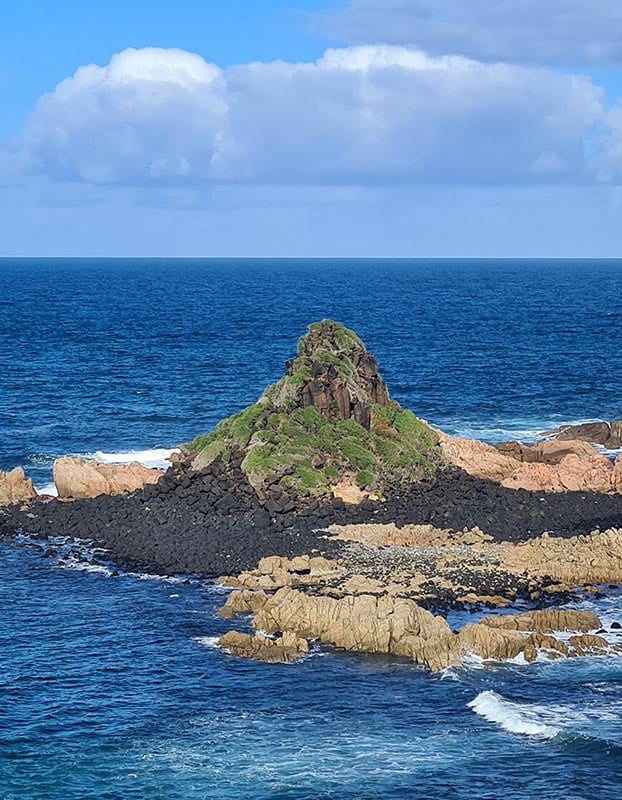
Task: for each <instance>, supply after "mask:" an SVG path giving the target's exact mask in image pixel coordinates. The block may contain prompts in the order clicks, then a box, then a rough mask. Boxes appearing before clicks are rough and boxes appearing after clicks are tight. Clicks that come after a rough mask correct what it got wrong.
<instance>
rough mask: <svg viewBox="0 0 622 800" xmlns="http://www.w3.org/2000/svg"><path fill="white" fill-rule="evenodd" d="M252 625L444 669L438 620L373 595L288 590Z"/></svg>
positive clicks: (447, 633)
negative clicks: (323, 593) (399, 657)
mask: <svg viewBox="0 0 622 800" xmlns="http://www.w3.org/2000/svg"><path fill="white" fill-rule="evenodd" d="M253 624H254V625H255V627H256V628H258V629H259V630H262V631H266V632H267V633H276V632H279V631H293V632H295V633H296V635H297V636H298V637H301V638H305V639H309V638H312V637H313V638H318V639H320V641H322V642H324V643H325V644H331V645H333V646H335V647H340V648H343V649H344V650H353V651H356V652H360V653H393V654H394V655H397V656H408V657H411V658H413V660H414V661H415V662H417V663H422V664H428V665H431V664H433V665H434V668H442V667H441V666H439V665H440V660H441V657H440V655H438V653H440V652H445V651H447V652H449V651H448V649H447V648H448V645H449V640H451V637H452V632H451V629H450V627H449V625H448V624H447V622H446V621H445V620H444V619H443V618H442V617H435V616H433V615H432V614H431V613H430V612H429V611H425V610H424V609H423V608H421V607H420V606H418V605H417V604H416V603H414V602H413V601H412V600H406V599H404V598H394V597H376V596H373V595H356V596H346V597H344V598H341V599H335V598H332V597H328V596H320V595H309V594H305V593H304V592H301V591H298V590H296V589H292V588H290V587H284V588H282V589H279V591H278V592H276V594H274V595H273V596H272V597H270V598H269V599H268V601H267V602H266V603H265V605H264V606H263V608H262V609H261V610H260V611H259V612H258V613H257V614H256V615H255V618H254V622H253Z"/></svg>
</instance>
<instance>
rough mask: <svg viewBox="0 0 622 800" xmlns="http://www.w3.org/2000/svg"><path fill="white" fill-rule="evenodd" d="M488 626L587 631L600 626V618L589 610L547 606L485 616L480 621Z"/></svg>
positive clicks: (551, 630)
mask: <svg viewBox="0 0 622 800" xmlns="http://www.w3.org/2000/svg"><path fill="white" fill-rule="evenodd" d="M480 624H481V625H485V626H487V627H489V628H497V629H499V630H506V631H536V632H537V633H553V632H554V631H577V632H581V633H587V632H588V631H593V630H597V629H598V628H600V620H599V619H598V617H597V616H596V614H593V613H592V612H591V611H574V610H564V609H557V608H547V609H543V610H541V611H528V612H526V613H525V614H518V615H516V614H508V615H507V616H502V617H486V618H485V619H483V620H482V621H481V623H480Z"/></svg>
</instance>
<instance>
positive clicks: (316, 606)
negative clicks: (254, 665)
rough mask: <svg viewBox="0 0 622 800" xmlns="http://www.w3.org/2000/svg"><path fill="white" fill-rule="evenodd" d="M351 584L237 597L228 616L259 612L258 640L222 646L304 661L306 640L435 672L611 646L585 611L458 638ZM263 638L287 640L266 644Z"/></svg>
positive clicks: (512, 622)
mask: <svg viewBox="0 0 622 800" xmlns="http://www.w3.org/2000/svg"><path fill="white" fill-rule="evenodd" d="M348 584H349V588H350V589H351V590H354V591H355V593H354V594H348V595H346V596H344V597H341V598H335V597H329V596H325V595H318V594H307V593H305V592H303V591H300V590H297V589H293V588H291V587H284V588H282V589H280V590H279V591H278V592H276V594H274V595H272V596H266V595H265V594H264V593H263V592H257V593H255V592H249V591H244V592H233V593H232V594H231V595H230V597H229V599H228V600H227V603H226V604H225V607H224V608H223V610H222V614H223V616H227V617H228V616H234V615H235V614H236V613H254V614H255V616H254V620H253V625H254V626H255V628H257V629H259V631H260V633H259V634H258V635H257V636H255V637H252V636H248V635H247V634H240V633H237V632H232V633H231V634H227V635H226V636H225V637H223V639H222V640H221V642H222V645H223V647H226V648H227V649H228V650H229V651H230V652H231V653H232V654H234V655H241V656H243V657H246V658H258V659H260V660H266V661H281V660H292V659H293V658H296V657H298V656H299V654H300V653H301V652H304V647H305V645H306V640H307V639H309V638H312V637H313V638H318V639H319V640H320V641H321V642H322V643H324V644H330V645H333V646H335V647H340V648H343V649H345V650H351V651H355V652H359V653H391V654H393V655H395V656H402V657H407V658H412V659H413V661H414V662H415V663H417V664H422V665H425V666H427V667H428V668H429V669H431V670H433V671H438V670H441V669H444V668H446V667H448V666H456V665H458V664H460V663H461V661H462V659H463V658H464V657H465V656H467V655H475V656H478V657H479V658H482V659H484V660H495V661H503V660H506V659H512V658H516V657H517V656H519V655H523V656H524V658H525V660H526V661H533V660H535V659H536V658H537V655H538V653H539V652H546V653H547V654H548V655H549V657H553V658H557V657H564V656H569V655H585V654H599V653H603V652H606V651H607V648H608V647H609V645H608V643H607V641H606V640H605V639H603V638H602V637H600V636H596V635H594V634H592V633H589V631H593V630H596V629H599V628H600V627H601V622H600V620H599V618H598V617H597V616H596V615H595V614H592V613H591V612H587V611H577V610H563V609H562V610H560V609H547V610H543V611H531V612H528V613H525V614H519V615H507V616H499V617H487V618H485V619H483V620H482V621H481V622H480V623H478V624H474V625H466V626H465V627H464V628H463V629H462V630H461V631H460V632H459V633H458V634H455V633H453V632H452V631H451V630H450V628H449V626H448V625H447V622H446V621H445V620H444V619H443V618H442V617H435V616H434V615H433V614H431V613H430V612H429V611H426V610H424V609H422V608H421V607H420V606H418V605H417V603H415V602H414V601H412V600H409V599H406V598H403V597H396V596H391V595H390V594H386V595H383V596H380V597H378V596H376V595H375V594H358V593H356V590H358V589H359V588H360V589H364V588H366V585H365V583H364V579H362V576H354V577H353V578H351V579H350V580H349V581H348ZM348 584H346V585H348ZM374 588H375V587H374ZM254 594H256V595H257V597H256V598H254V597H253V595H254ZM561 631H570V632H576V633H575V635H574V636H571V637H570V638H569V642H568V644H566V643H565V642H564V641H562V640H560V639H558V638H556V637H555V636H554V635H553V633H554V632H561ZM265 634H276V635H277V637H279V636H280V637H281V638H276V639H272V638H269V637H268V638H266V636H265ZM303 643H304V644H303ZM275 648H277V649H275ZM278 648H281V650H278Z"/></svg>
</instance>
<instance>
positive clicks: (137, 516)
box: [0, 461, 622, 575]
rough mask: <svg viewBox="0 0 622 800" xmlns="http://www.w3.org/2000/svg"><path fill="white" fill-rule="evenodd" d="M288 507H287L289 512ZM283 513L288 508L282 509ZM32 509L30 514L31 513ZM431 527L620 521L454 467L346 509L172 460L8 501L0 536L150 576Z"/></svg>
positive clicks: (614, 500)
mask: <svg viewBox="0 0 622 800" xmlns="http://www.w3.org/2000/svg"><path fill="white" fill-rule="evenodd" d="M294 508H295V511H294ZM285 509H287V512H285ZM33 514H34V516H32V515H33ZM370 521H373V522H396V523H397V524H398V525H404V524H409V523H431V524H432V525H435V526H437V527H440V528H450V529H453V530H456V531H460V530H462V529H463V528H465V527H467V528H472V527H475V526H478V527H479V528H481V530H482V531H484V532H485V533H488V534H490V535H491V536H493V537H494V539H495V540H497V541H512V542H517V541H523V540H525V539H529V538H532V537H535V536H539V535H540V534H541V533H543V532H544V531H549V532H553V533H555V534H556V535H559V536H574V535H577V534H586V533H589V532H590V531H592V530H594V529H596V528H599V529H600V530H605V529H607V528H610V527H622V495H602V494H595V493H582V492H566V493H562V494H545V493H539V492H527V491H521V490H519V491H515V490H512V489H504V488H503V487H501V486H499V485H497V484H494V483H491V482H489V481H484V480H480V479H478V478H474V477H472V476H469V475H467V474H466V473H464V472H461V471H459V470H452V471H447V472H440V473H439V474H438V475H437V476H436V477H435V478H433V479H430V480H426V481H421V482H420V483H415V484H412V486H411V487H410V488H409V489H408V490H406V491H405V490H404V489H403V488H400V487H396V489H395V491H394V492H393V493H391V495H390V496H389V499H388V500H387V501H386V502H384V503H380V502H371V501H368V502H367V503H366V504H365V505H364V506H362V507H347V506H345V505H344V504H343V503H342V502H341V501H333V502H321V501H320V500H319V499H318V498H314V497H302V496H297V495H293V494H292V495H290V496H289V497H287V498H286V499H285V498H283V499H282V500H281V501H280V502H278V503H277V502H274V501H273V502H265V503H264V504H263V505H262V503H261V502H260V501H259V499H258V497H257V495H256V494H255V492H254V491H253V489H252V487H251V486H250V485H249V483H248V481H247V479H246V477H245V475H244V473H243V472H242V471H241V469H240V466H239V463H230V464H227V465H225V464H223V463H222V462H221V461H217V462H215V463H214V464H212V465H211V466H210V467H209V468H207V469H205V470H204V471H202V472H197V473H193V472H191V471H189V470H188V468H187V467H184V466H183V465H176V466H175V467H173V468H171V470H170V471H169V472H168V473H167V474H166V475H165V476H164V477H163V478H162V479H161V481H160V483H158V484H157V485H155V486H149V487H146V488H145V489H144V490H143V491H140V492H136V493H134V494H132V495H126V496H117V497H108V496H101V497H97V498H93V499H88V500H76V501H74V502H72V503H63V502H59V501H58V500H53V501H51V502H48V503H37V504H34V505H33V506H32V507H31V509H30V511H29V512H25V511H20V510H19V508H18V507H16V506H13V507H11V508H9V509H5V510H4V514H3V516H0V533H1V534H4V535H9V536H10V535H12V534H13V533H14V532H15V531H16V530H18V529H20V530H22V531H24V532H25V533H28V534H31V535H33V536H36V537H45V536H48V535H66V536H71V537H74V538H83V539H93V540H96V541H97V542H100V543H101V544H102V545H103V546H104V547H105V548H106V549H107V550H108V551H109V552H110V553H111V555H112V556H113V558H114V559H115V560H116V561H117V562H119V563H124V564H130V565H133V566H136V565H140V566H141V567H142V568H147V569H151V570H153V571H155V572H159V573H168V574H170V573H176V572H177V573H203V574H209V575H216V574H232V573H238V572H240V571H242V570H244V569H248V568H252V567H255V566H256V565H257V563H258V562H259V560H260V559H261V558H263V557H264V556H269V555H275V554H276V555H281V556H287V557H290V558H291V557H293V556H296V555H302V554H304V553H312V552H314V551H315V552H318V553H322V554H324V555H327V556H330V557H335V556H336V555H338V553H339V552H341V550H342V548H343V544H342V543H340V542H337V541H334V540H331V538H326V536H325V535H323V534H322V533H318V532H316V531H317V530H318V529H322V528H325V527H327V526H328V525H330V524H332V523H342V524H343V523H347V522H370Z"/></svg>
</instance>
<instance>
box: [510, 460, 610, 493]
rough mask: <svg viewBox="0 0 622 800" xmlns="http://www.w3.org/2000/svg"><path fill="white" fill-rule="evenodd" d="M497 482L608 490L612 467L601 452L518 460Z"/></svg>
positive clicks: (550, 489) (513, 485)
mask: <svg viewBox="0 0 622 800" xmlns="http://www.w3.org/2000/svg"><path fill="white" fill-rule="evenodd" d="M620 472H621V474H622V467H621V468H620ZM501 485H502V486H505V487H506V488H508V489H527V490H528V491H532V492H538V491H540V492H564V491H570V492H612V491H614V467H613V465H612V463H611V461H609V459H608V458H606V457H605V456H602V455H595V456H591V457H590V458H580V457H579V456H578V455H575V454H571V455H568V456H565V457H564V458H563V459H562V460H561V461H560V463H559V464H555V465H552V464H533V463H532V464H522V465H521V466H520V467H519V468H518V469H516V470H515V471H514V472H513V473H512V474H511V475H510V476H509V477H507V478H506V479H505V480H504V481H502V484H501Z"/></svg>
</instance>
